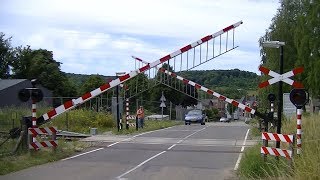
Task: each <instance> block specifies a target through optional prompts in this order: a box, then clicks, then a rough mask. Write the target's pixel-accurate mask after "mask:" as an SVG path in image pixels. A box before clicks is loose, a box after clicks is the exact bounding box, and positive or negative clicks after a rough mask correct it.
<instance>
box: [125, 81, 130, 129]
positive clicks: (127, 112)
mask: <svg viewBox="0 0 320 180" xmlns="http://www.w3.org/2000/svg"><path fill="white" fill-rule="evenodd" d="M125 88H126V89H125V91H126V92H125V96H126V129H127V130H128V129H129V95H128V93H129V89H128V87H127V86H126V87H125Z"/></svg>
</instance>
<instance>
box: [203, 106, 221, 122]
mask: <svg viewBox="0 0 320 180" xmlns="http://www.w3.org/2000/svg"><path fill="white" fill-rule="evenodd" d="M205 113H206V115H207V116H208V120H216V119H218V114H219V110H218V109H216V108H211V109H206V110H205Z"/></svg>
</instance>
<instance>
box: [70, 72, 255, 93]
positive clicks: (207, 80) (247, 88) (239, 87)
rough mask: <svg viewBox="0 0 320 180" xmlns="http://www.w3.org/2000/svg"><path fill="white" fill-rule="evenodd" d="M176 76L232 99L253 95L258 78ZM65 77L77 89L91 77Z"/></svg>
mask: <svg viewBox="0 0 320 180" xmlns="http://www.w3.org/2000/svg"><path fill="white" fill-rule="evenodd" d="M177 74H179V75H181V76H183V77H185V78H187V79H190V80H192V81H194V82H196V83H198V84H201V85H203V86H206V87H207V88H210V89H212V90H215V91H217V92H219V93H222V94H223V95H226V96H230V97H232V98H241V97H242V96H244V95H246V94H251V95H253V94H255V92H256V90H257V87H258V77H259V76H258V75H257V74H255V73H253V72H248V71H241V70H239V69H232V70H197V71H182V72H179V73H177ZM66 75H67V77H68V78H69V79H70V80H71V81H72V82H74V83H75V85H76V86H77V87H78V88H80V87H81V85H82V84H83V83H84V82H85V81H86V80H87V79H88V78H89V77H90V76H91V75H83V74H73V73H66ZM99 76H101V77H102V78H103V79H105V80H106V82H109V81H110V80H112V79H115V78H116V77H115V76H103V75H99Z"/></svg>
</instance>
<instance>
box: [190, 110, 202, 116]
mask: <svg viewBox="0 0 320 180" xmlns="http://www.w3.org/2000/svg"><path fill="white" fill-rule="evenodd" d="M201 114H202V112H201V111H199V110H192V111H189V112H188V115H201Z"/></svg>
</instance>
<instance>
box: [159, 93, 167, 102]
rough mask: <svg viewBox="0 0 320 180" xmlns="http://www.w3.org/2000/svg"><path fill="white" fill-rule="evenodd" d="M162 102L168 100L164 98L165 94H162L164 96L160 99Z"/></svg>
mask: <svg viewBox="0 0 320 180" xmlns="http://www.w3.org/2000/svg"><path fill="white" fill-rule="evenodd" d="M160 101H161V102H163V101H166V98H165V97H164V95H163V93H162V96H161V98H160Z"/></svg>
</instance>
